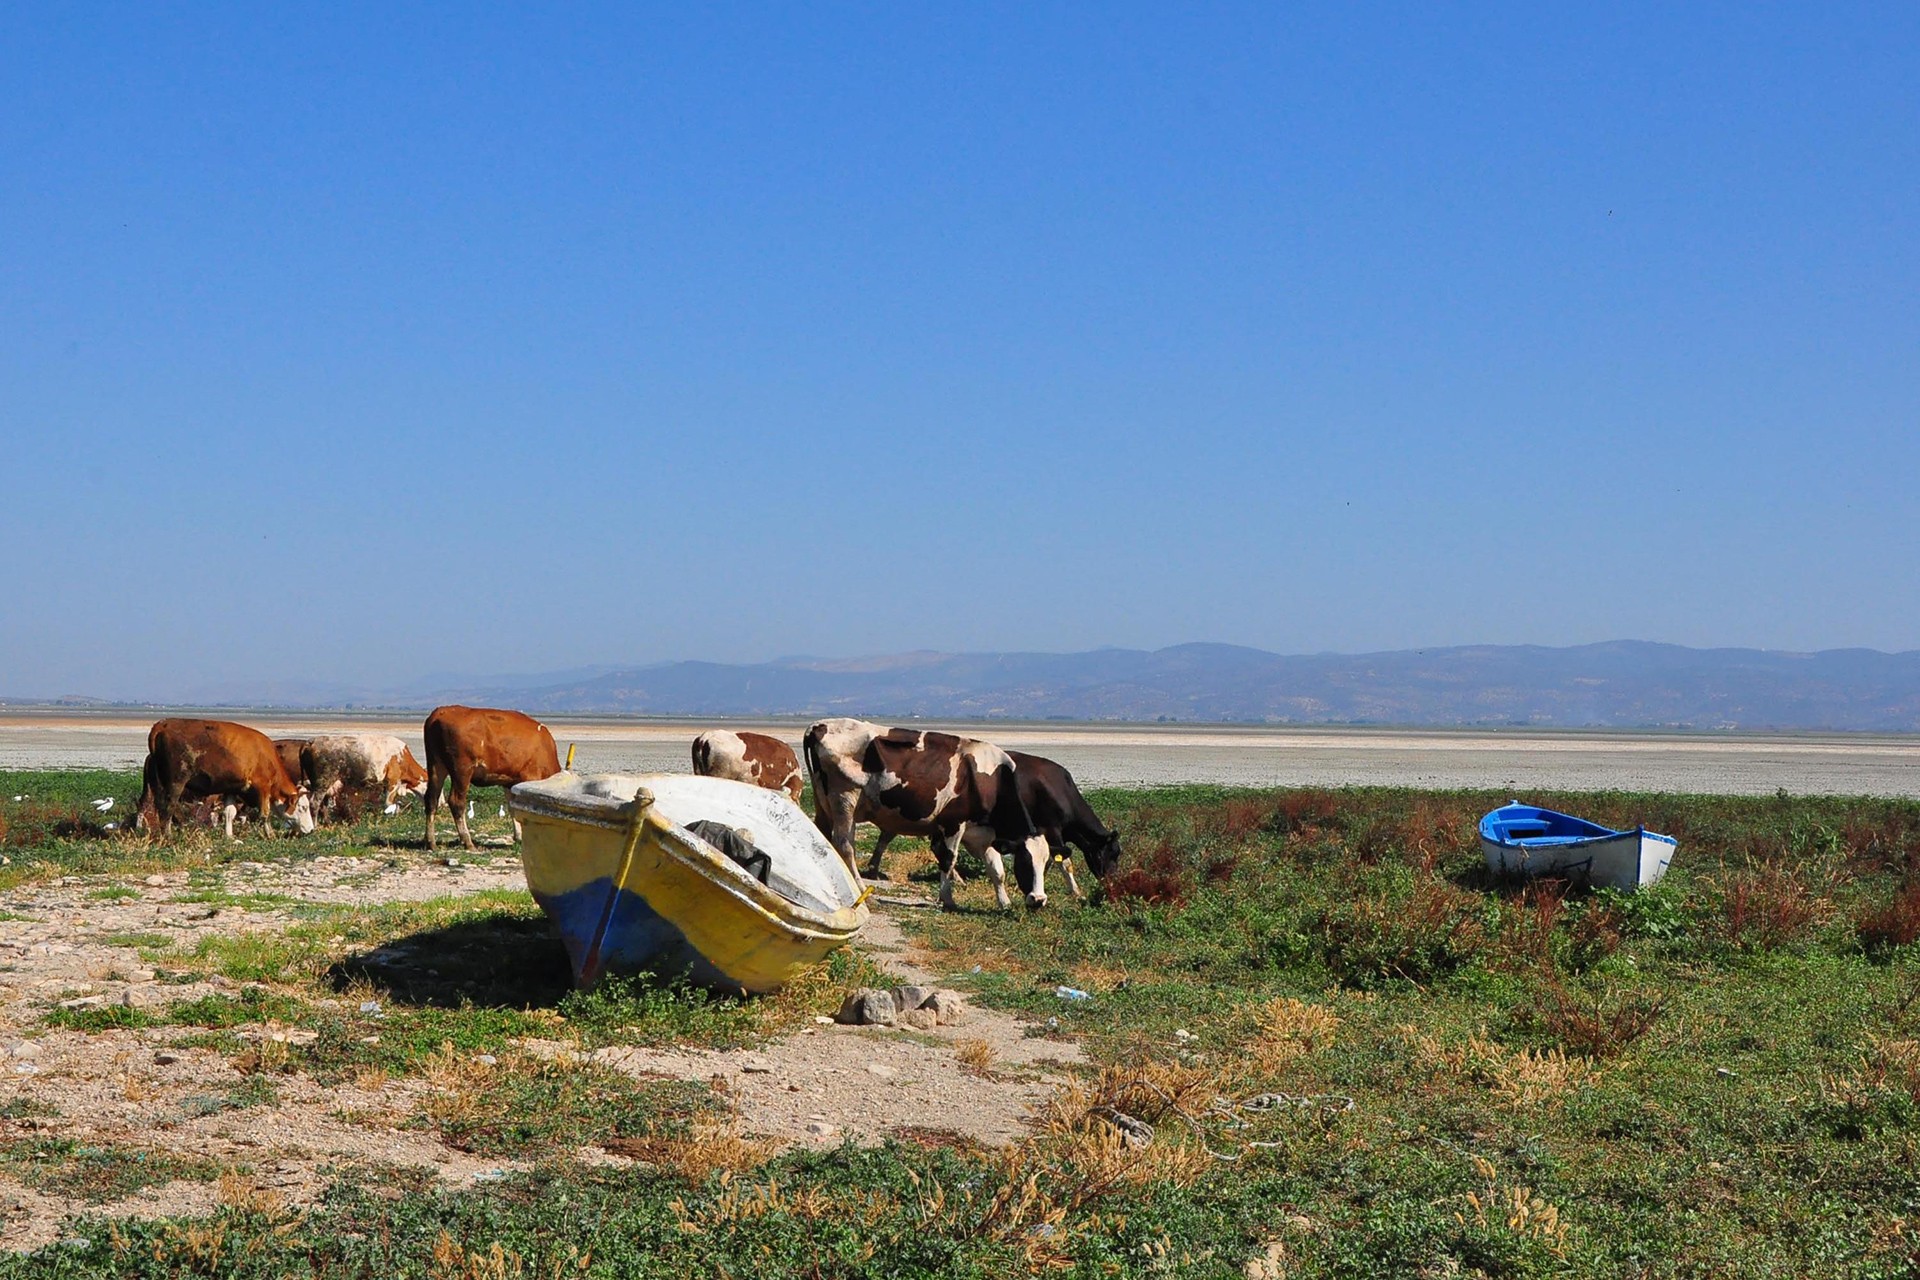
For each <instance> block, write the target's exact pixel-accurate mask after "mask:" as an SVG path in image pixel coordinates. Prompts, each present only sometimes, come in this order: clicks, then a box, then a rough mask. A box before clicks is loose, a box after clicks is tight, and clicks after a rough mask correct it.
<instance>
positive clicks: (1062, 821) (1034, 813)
mask: <svg viewBox="0 0 1920 1280" xmlns="http://www.w3.org/2000/svg"><path fill="white" fill-rule="evenodd" d="M1007 757H1008V758H1009V759H1011V760H1012V761H1013V769H1014V775H1015V778H1016V779H1017V780H1018V782H1019V786H1020V803H1021V804H1023V805H1025V806H1026V807H1027V816H1029V817H1030V818H1032V819H1033V825H1034V826H1036V827H1038V828H1039V829H1040V834H1042V835H1044V836H1045V837H1046V838H1047V849H1048V851H1049V852H1050V853H1051V854H1052V856H1053V860H1054V861H1055V862H1058V863H1059V864H1060V867H1061V870H1063V871H1065V872H1066V873H1067V885H1068V887H1069V888H1071V889H1072V890H1073V896H1074V897H1076V898H1083V899H1084V898H1085V897H1086V896H1087V895H1086V894H1085V893H1083V892H1082V891H1081V889H1080V881H1079V878H1078V877H1076V876H1075V875H1074V874H1073V848H1072V847H1078V848H1079V850H1080V853H1081V856H1082V857H1084V858H1086V860H1087V868H1088V870H1090V871H1092V872H1093V874H1094V875H1096V876H1100V877H1103V878H1104V877H1105V876H1106V874H1107V872H1109V871H1111V870H1113V868H1114V864H1116V863H1118V862H1119V861H1120V837H1119V835H1117V834H1116V833H1115V832H1113V831H1112V830H1110V829H1108V827H1107V824H1106V823H1104V822H1102V821H1100V815H1099V814H1097V813H1095V812H1094V811H1093V806H1092V805H1090V804H1088V803H1087V799H1086V797H1085V796H1083V795H1081V794H1080V787H1079V784H1077V783H1076V782H1074V780H1073V775H1072V774H1071V773H1068V772H1067V770H1066V767H1065V766H1064V765H1060V764H1056V763H1055V762H1054V761H1052V760H1049V759H1047V758H1046V757H1045V756H1035V755H1028V754H1027V753H1026V752H1024V751H1009V752H1007ZM892 840H893V837H892V836H891V835H888V834H887V833H886V832H884V831H883V832H882V833H881V835H880V839H879V840H877V841H875V842H874V846H873V854H872V855H871V856H870V857H869V858H868V859H867V866H866V872H865V874H866V875H867V877H868V878H869V879H872V878H877V877H878V876H879V875H880V874H881V872H880V855H881V854H883V853H885V852H886V850H887V845H888V844H890V843H891V842H892ZM1070 846H1072V847H1070Z"/></svg>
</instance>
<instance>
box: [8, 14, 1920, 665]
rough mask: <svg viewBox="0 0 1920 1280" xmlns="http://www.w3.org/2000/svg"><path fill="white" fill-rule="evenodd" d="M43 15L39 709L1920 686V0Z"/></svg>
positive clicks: (32, 434)
mask: <svg viewBox="0 0 1920 1280" xmlns="http://www.w3.org/2000/svg"><path fill="white" fill-rule="evenodd" d="M396 8H397V7H396V6H372V5H369V6H346V5H342V6H334V7H331V8H328V9H325V10H311V11H305V12H294V11H292V10H290V9H286V8H285V7H282V9H279V10H275V9H272V8H265V9H263V8H261V7H259V6H246V7H238V6H236V7H232V8H221V7H217V6H212V5H191V6H187V5H182V6H159V5H140V6H133V5H127V6H113V7H87V6H79V5H75V6H39V7H29V6H15V7H12V8H10V9H8V10H6V11H5V13H4V14H0V190H4V192H5V196H4V198H0V333H4V335H5V339H6V340H5V342H4V343H0V447H3V452H4V458H5V461H4V463H0V474H3V475H5V476H6V477H7V479H6V483H5V485H4V488H3V489H0V545H4V546H6V547H7V548H9V549H10V550H11V552H12V554H11V555H8V556H7V557H6V564H7V567H8V572H9V576H10V578H11V584H10V586H9V588H8V589H7V591H6V592H5V594H4V596H3V597H0V693H13V694H37V695H53V694H61V693H66V692H87V693H96V694H106V695H116V696H150V697H165V696H171V695H174V694H177V693H178V692H179V691H181V690H184V689H188V688H193V687H203V686H205V685H207V684H209V683H218V682H222V681H225V682H245V681H259V680H314V681H343V682H357V683H367V684H373V685H381V684H392V683H398V682H401V681H406V680H410V679H412V678H414V677H416V676H418V675H420V674H422V673H425V672H438V671H448V672H473V673H489V672H500V671H513V670H530V669H548V668H557V667H565V666H570V665H574V664H586V663H617V662H643V661H656V660H662V659H671V658H682V657H706V658H714V659H720V660H746V659H757V658H764V657H770V656H774V655H780V654H794V653H819V654H855V653H874V652H889V651H894V650H900V649H909V648H942V649H1014V648H1019V649H1073V648H1083V647H1093V646H1097V645H1102V644H1119V645H1136V646H1149V647H1150V646H1158V645H1163V644H1170V643H1177V642H1180V641H1185V640H1196V639H1207V640H1223V641H1233V642H1238V643H1244V644H1252V645H1258V646H1261V647H1265V648H1270V649H1277V650H1282V651H1288V652H1294V651H1317V650H1329V649H1331V650H1365V649H1381V648H1395V647H1402V646H1415V645H1428V644H1445V643H1463V642H1496V643H1498V642H1534V643H1546V644H1566V643H1579V642H1584V641H1590V640H1598V639H1606V638H1616V637H1634V638H1645V639H1658V640H1671V641H1676V642H1680V643H1688V644H1701V645H1757V646H1765V647H1780V648H1823V647H1834V646H1848V645H1867V646H1873V647H1877V648H1886V649H1907V648H1915V647H1920V592H1916V591H1915V590H1914V589H1913V584H1914V582H1915V580H1916V577H1917V576H1920V534H1916V531H1915V530H1916V516H1917V515H1920V510H1916V507H1917V506H1920V504H1916V500H1915V498H1914V496H1913V494H1914V489H1915V476H1916V472H1917V471H1920V466H1917V465H1916V464H1920V430H1917V428H1920V306H1916V305H1915V302H1914V300H1915V298H1916V297H1920V278H1917V277H1920V271H1917V270H1916V257H1917V253H1920V250H1917V249H1916V244H1917V243H1920V242H1917V239H1916V235H1915V230H1916V226H1920V112H1916V111H1915V110H1914V106H1913V104H1914V101H1915V95H1916V91H1917V90H1920V8H1916V7H1914V6H1912V5H1887V6H1884V7H1862V6H1827V5H1822V6H1812V5H1808V6H1766V7H1756V6H1740V7H1733V6H1729V7H1725V8H1720V9H1714V8H1709V7H1706V6H1686V7H1675V6H1645V7H1637V8H1636V7H1627V6H1589V7H1587V8H1586V9H1585V10H1583V11H1580V12H1574V11H1572V10H1571V9H1570V7H1568V6H1537V5H1529V6H1520V5H1515V6H1510V7H1487V6H1439V5H1434V6H1394V7H1365V6H1329V7H1326V8H1324V9H1318V10H1290V9H1287V8H1284V7H1281V6H1273V5H1249V6H1244V7H1240V6H1206V7H1193V6H1172V7H1169V6H1157V5H1153V6H1149V5H1141V6H1112V5H1098V6H1096V5H1079V6H1055V5H1032V4H1021V5H1003V6H986V5H969V6H947V7H938V8H936V7H933V6H896V5H886V6H880V5H875V6H871V7H854V6H832V7H822V6H791V7H784V8H772V7H757V6H737V7H731V8H724V9H718V10H708V11H696V10H694V9H693V8H692V7H690V6H670V7H660V8H657V9H645V8H640V7H637V6H565V7H554V8H551V9H544V10H543V9H535V8H531V7H513V8H505V7H502V8H498V9H491V10H486V9H480V8H477V7H473V6H455V5H448V6H444V7H440V8H424V7H421V8H409V9H408V10H407V11H406V12H404V13H398V12H395V11H394V10H395V9H396Z"/></svg>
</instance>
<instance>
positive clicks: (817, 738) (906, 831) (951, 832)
mask: <svg viewBox="0 0 1920 1280" xmlns="http://www.w3.org/2000/svg"><path fill="white" fill-rule="evenodd" d="M803 745H804V747H805V750H806V756H807V771H808V772H809V773H810V774H812V775H813V803H814V822H815V823H816V824H817V825H818V826H819V828H820V831H821V833H822V834H823V835H825V836H826V837H827V839H828V840H829V841H831V842H832V843H833V847H834V848H835V849H836V850H838V851H839V854H840V856H841V857H842V858H844V859H845V860H846V863H847V870H848V871H849V872H854V873H855V874H856V875H857V874H858V872H857V869H856V867H855V864H854V856H853V828H854V824H855V823H859V822H871V823H872V824H873V825H874V826H876V827H878V828H880V832H881V834H882V835H883V836H926V837H928V839H930V840H931V841H932V843H933V851H934V854H935V856H936V857H938V858H939V860H940V903H941V905H942V906H944V907H947V908H948V909H952V907H953V885H954V880H955V875H954V862H955V859H956V857H957V856H958V851H959V849H960V847H962V846H965V848H966V849H967V850H969V851H970V852H972V853H973V854H975V855H976V856H980V857H984V858H985V859H986V863H987V871H988V874H989V875H991V877H992V878H993V893H994V897H995V899H996V900H997V901H998V902H999V904H1000V906H1001V907H1002V908H1003V909H1004V908H1006V907H1008V906H1010V905H1011V904H1010V902H1009V901H1008V898H1007V873H1006V867H1005V865H1004V864H1003V863H1002V861H1001V850H1002V849H1005V850H1007V851H1008V852H1010V853H1012V854H1013V860H1014V861H1013V868H1014V878H1015V879H1016V880H1017V881H1018V882H1019V885H1020V889H1021V892H1023V893H1025V894H1026V897H1027V905H1029V906H1032V907H1040V906H1045V905H1046V901H1047V889H1046V884H1045V880H1044V876H1045V873H1046V865H1047V839H1046V836H1044V835H1043V834H1042V833H1041V832H1040V829H1039V828H1038V827H1037V826H1035V825H1034V822H1033V819H1032V817H1031V816H1029V815H1028V813H1027V810H1026V806H1025V805H1023V804H1021V803H1020V788H1019V784H1018V781H1017V779H1016V778H1015V776H1014V769H1013V761H1012V759H1011V758H1009V757H1008V755H1007V753H1006V752H1004V751H1002V750H1001V749H1000V748H999V747H996V746H994V745H993V744H992V743H991V742H982V741H980V740H979V739H978V738H962V737H959V736H957V735H955V734H951V733H933V732H926V731H922V730H918V729H887V728H883V727H881V726H880V725H877V724H868V723H867V722H866V721H864V720H849V719H845V718H836V719H832V720H821V721H819V722H818V723H816V724H814V725H813V726H812V727H810V728H809V729H808V730H807V736H806V739H805V742H804V744H803Z"/></svg>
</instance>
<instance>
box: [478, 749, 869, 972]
mask: <svg viewBox="0 0 1920 1280" xmlns="http://www.w3.org/2000/svg"><path fill="white" fill-rule="evenodd" d="M554 781H555V780H550V782H549V783H548V784H523V786H521V787H517V788H515V790H514V793H513V813H514V816H515V817H516V818H518V819H519V820H520V822H521V824H522V829H523V843H522V851H521V862H522V865H523V867H524V868H525V871H526V876H527V887H528V889H529V890H530V891H531V892H532V894H533V897H534V900H535V901H536V902H538V903H539V904H540V906H541V908H542V910H544V911H545V912H546V913H547V916H548V918H549V919H551V920H552V921H553V923H554V926H555V928H556V929H557V930H558V932H559V934H560V938H561V941H562V943H563V944H564V945H565V947H566V950H567V957H568V960H569V961H570V962H571V964H572V967H573V974H574V983H575V985H576V986H579V987H581V988H587V987H591V986H593V985H594V984H595V983H597V982H598V981H599V980H600V979H601V978H602V977H603V976H605V975H607V974H610V973H631V972H634V971H636V970H640V969H653V970H656V971H662V972H674V973H684V974H685V975H686V976H688V977H689V978H691V979H693V980H694V981H697V982H700V983H703V984H706V985H709V986H714V987H721V988H725V989H729V990H736V991H745V992H749V993H753V994H763V993H766V992H770V991H776V990H778V989H779V988H781V987H782V986H785V985H786V984H787V983H788V982H790V981H792V980H793V978H794V977H796V976H797V975H798V974H799V973H801V972H802V971H804V970H805V969H807V968H809V967H811V966H812V965H815V964H818V963H819V962H820V961H821V960H823V959H825V958H826V956H827V955H829V954H830V953H831V952H832V951H834V950H835V949H836V948H838V947H841V946H844V945H846V944H847V943H848V942H850V941H851V940H852V939H853V937H854V936H855V935H856V934H857V933H858V932H859V930H860V927H861V925H862V924H864V923H865V921H866V918H867V911H866V907H865V906H864V905H862V903H861V896H860V891H859V888H858V886H857V885H855V884H854V883H853V881H852V878H851V877H850V876H849V875H847V873H846V872H845V869H844V864H841V863H840V861H839V859H838V857H837V856H833V855H832V850H831V847H830V846H826V845H825V842H824V840H821V841H820V845H819V847H814V846H812V844H811V843H810V841H809V837H811V838H812V839H815V840H817V839H819V837H818V833H817V832H816V831H814V829H813V825H812V823H811V822H810V821H807V820H806V818H805V815H804V814H802V813H800V811H799V810H798V808H796V807H794V806H793V803H792V801H791V800H789V799H787V797H786V796H785V795H782V794H777V793H774V792H770V791H766V790H763V789H761V788H757V787H747V785H746V784H744V783H732V782H724V781H722V780H719V779H706V778H702V779H686V780H684V781H679V780H675V781H672V782H671V783H668V784H665V785H668V786H671V787H672V788H674V789H675V790H676V791H690V792H692V793H693V794H694V795H695V797H696V800H697V799H698V797H699V795H701V794H702V793H703V792H709V791H711V792H713V793H714V794H717V795H722V796H723V797H724V798H727V799H729V800H731V801H738V802H739V803H740V804H741V805H744V806H745V809H738V808H736V811H735V812H749V813H750V817H749V818H748V819H745V820H746V821H752V822H753V824H754V828H753V829H754V830H755V831H757V832H759V833H760V835H758V836H757V837H756V839H758V840H760V841H761V842H762V843H763V844H764V845H765V846H766V847H767V848H768V849H769V850H770V851H771V852H773V853H774V855H775V857H776V858H780V857H783V856H784V857H786V858H788V859H789V861H790V862H791V860H793V859H800V858H804V859H806V860H808V866H807V870H808V871H809V872H810V873H811V874H813V875H814V876H815V879H816V880H817V881H818V882H819V884H818V892H817V893H816V894H815V895H814V897H815V899H816V900H815V901H814V903H813V906H811V907H810V906H804V905H801V904H800V903H797V902H794V901H790V900H789V899H788V898H786V897H783V896H782V895H781V894H780V893H776V892H774V891H773V890H771V889H769V888H768V886H767V885H764V884H761V883H760V882H759V881H757V880H755V879H753V878H752V877H751V876H749V875H747V874H745V873H744V872H743V871H742V870H741V869H740V868H739V867H738V866H737V865H735V864H734V863H733V862H732V861H730V860H729V859H727V858H726V857H724V856H723V855H721V854H720V853H718V852H717V851H716V850H714V849H713V848H712V847H711V846H709V845H708V844H707V843H706V842H705V841H703V840H701V839H699V838H698V837H695V836H693V835H692V834H691V833H690V832H688V831H687V830H686V829H685V828H684V827H682V826H680V825H679V824H678V823H676V822H675V821H673V820H672V819H670V818H669V817H667V816H666V815H665V814H663V813H662V812H661V809H660V807H659V806H658V805H656V804H655V803H654V800H653V795H652V793H651V791H649V790H648V789H646V788H639V789H637V791H636V794H635V795H634V798H633V799H632V800H631V801H628V802H625V803H616V804H611V805H609V804H607V803H605V802H604V801H603V800H599V801H594V802H592V803H587V802H586V801H584V800H583V799H582V798H581V797H580V796H578V795H573V794H569V793H568V792H567V790H566V784H564V782H562V783H561V784H560V785H558V786H555V785H551V784H552V783H553V782H554ZM716 786H717V787H721V788H744V789H745V790H746V791H748V792H753V793H757V794H755V795H753V796H745V795H737V794H736V795H728V794H727V793H725V792H722V791H714V788H715V787H716ZM589 799H591V798H589ZM773 802H777V803H778V804H779V805H784V806H787V807H788V808H791V809H792V810H793V812H792V814H786V813H784V812H779V811H776V810H774V809H772V808H771V807H770V806H771V805H772V803H773ZM796 817H797V818H798V821H797V822H796V821H794V819H795V818H796ZM735 820H736V821H740V819H737V818H736V819H735ZM796 846H805V847H804V848H798V849H796ZM823 851H824V856H823ZM829 858H830V859H831V866H830V867H829V866H827V865H826V862H827V859H829ZM835 873H837V875H838V877H839V879H838V881H837V882H836V881H834V880H833V878H832V877H833V875H834V874H835Z"/></svg>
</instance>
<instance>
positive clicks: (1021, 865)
mask: <svg viewBox="0 0 1920 1280" xmlns="http://www.w3.org/2000/svg"><path fill="white" fill-rule="evenodd" d="M1051 856H1052V855H1051V853H1050V851H1049V850H1048V849H1047V838H1046V837H1045V836H1043V835H1035V836H1033V837H1032V838H1031V839H1029V840H1027V841H1026V842H1025V843H1023V844H1020V845H1018V846H1016V847H1015V848H1014V850H1013V880H1014V883H1015V884H1017V885H1019V886H1020V892H1021V893H1024V894H1026V895H1027V905H1028V906H1029V907H1033V908H1035V909H1036V910H1037V909H1039V908H1041V907H1044V906H1046V905H1047V859H1048V858H1049V857H1051Z"/></svg>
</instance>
